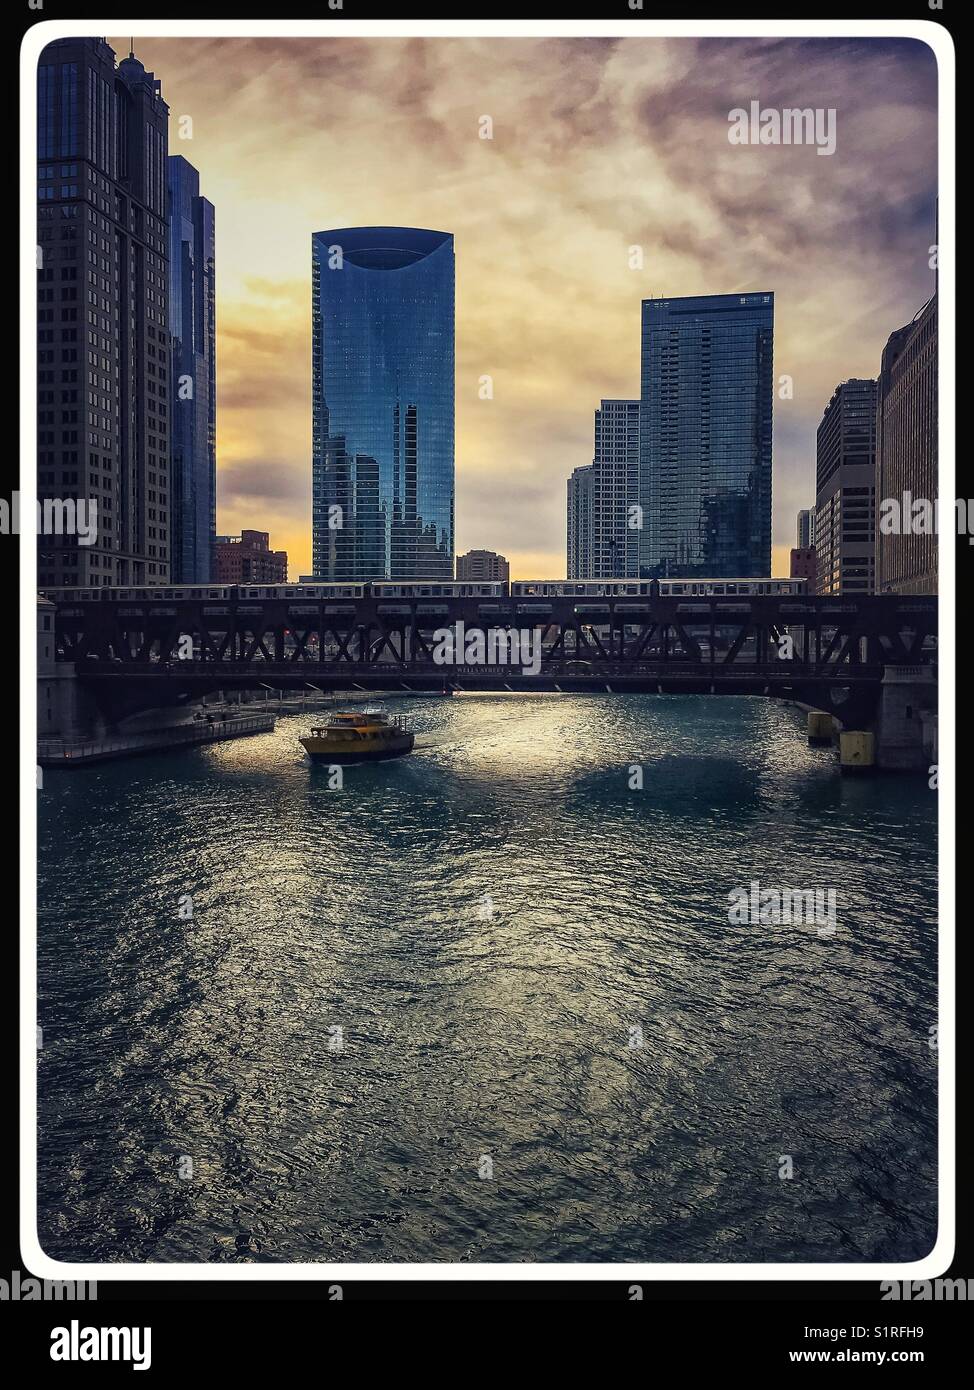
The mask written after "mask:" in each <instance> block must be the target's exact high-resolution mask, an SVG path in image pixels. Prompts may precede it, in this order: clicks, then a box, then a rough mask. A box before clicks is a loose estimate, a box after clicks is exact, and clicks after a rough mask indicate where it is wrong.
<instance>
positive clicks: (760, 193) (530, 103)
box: [114, 38, 937, 575]
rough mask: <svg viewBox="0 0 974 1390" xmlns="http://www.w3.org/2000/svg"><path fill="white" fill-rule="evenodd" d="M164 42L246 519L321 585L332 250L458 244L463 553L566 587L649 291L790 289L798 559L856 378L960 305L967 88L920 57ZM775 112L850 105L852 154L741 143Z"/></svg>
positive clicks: (591, 45)
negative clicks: (355, 234) (945, 138)
mask: <svg viewBox="0 0 974 1390" xmlns="http://www.w3.org/2000/svg"><path fill="white" fill-rule="evenodd" d="M122 42H126V41H124V40H120V41H117V42H115V44H114V46H115V47H116V48H118V47H119V46H120V44H121V43H122ZM138 47H139V56H140V57H141V58H142V60H143V61H144V62H145V63H146V65H147V66H149V67H152V68H153V69H154V70H155V72H156V75H157V76H158V77H159V78H160V79H161V81H162V86H163V94H164V96H165V97H166V99H167V101H168V102H169V105H170V109H171V111H172V113H173V116H174V117H176V116H178V115H180V114H183V113H188V114H191V115H192V116H193V139H192V140H191V141H185V142H183V141H179V140H177V139H175V138H174V139H173V151H174V152H177V153H181V154H184V155H185V156H186V157H187V158H188V159H189V160H190V162H191V163H193V164H195V165H196V166H197V167H198V168H199V170H200V175H201V189H202V191H203V192H204V193H205V195H206V196H207V197H208V198H210V199H211V201H212V202H213V203H214V204H215V206H216V219H217V223H216V225H217V295H218V303H217V328H218V379H219V397H218V464H219V509H220V510H219V525H220V528H221V530H223V529H229V528H230V527H231V526H233V527H234V528H237V527H239V526H240V525H249V526H253V527H255V528H256V529H262V530H266V529H268V527H269V525H270V524H271V520H270V519H272V520H273V525H274V528H275V531H278V530H279V531H280V535H281V537H285V538H286V541H287V548H288V550H289V551H290V552H291V554H292V559H293V562H294V563H293V564H292V573H295V572H297V569H298V568H299V569H300V570H302V571H306V570H307V569H308V568H309V567H310V507H309V502H308V499H309V495H310V471H311V462H310V460H311V452H310V435H311V384H310V266H311V233H312V232H313V231H316V230H326V229H327V228H329V227H341V226H354V225H362V224H372V223H375V224H380V223H389V224H403V225H412V226H426V227H441V228H443V229H445V230H449V231H452V232H453V233H454V236H455V242H456V251H457V509H456V511H457V542H458V549H461V550H462V549H467V548H469V547H472V546H482V547H486V548H489V549H493V550H500V551H503V552H504V553H506V554H508V555H509V556H510V558H511V560H512V562H513V565H514V569H515V572H516V573H520V574H522V575H525V574H526V572H527V570H526V567H527V566H531V567H538V566H543V572H545V573H547V574H549V575H557V574H558V573H560V572H562V571H563V570H564V566H565V551H564V547H565V534H564V533H565V514H564V512H565V480H566V478H567V477H568V475H569V473H570V472H571V470H572V469H573V468H575V467H577V466H578V465H579V464H584V463H588V462H590V461H591V457H592V427H593V412H594V410H595V409H596V408H597V406H598V404H599V401H600V400H601V399H602V398H603V397H610V396H630V395H632V396H634V395H636V394H638V387H639V333H640V301H641V300H642V299H643V298H648V297H651V296H654V295H657V294H665V295H680V294H706V293H723V292H726V291H729V290H732V291H737V290H741V291H743V290H745V289H752V290H757V289H761V290H767V289H772V290H774V291H775V293H776V338H775V366H776V373H778V374H781V373H787V374H789V375H791V376H792V377H793V379H794V391H795V394H794V399H793V400H791V401H782V400H777V401H776V403H775V476H774V489H773V491H774V499H775V501H774V507H775V513H774V538H775V545H776V551H775V554H776V561H778V559H779V557H782V556H784V555H785V554H786V551H787V548H788V546H790V545H791V544H792V537H793V532H794V524H795V517H794V513H795V510H796V509H797V507H798V506H800V505H808V504H809V503H810V502H811V500H812V497H813V493H814V459H815V429H816V426H817V424H818V421H819V419H820V418H821V413H822V410H823V409H824V407H825V405H826V403H827V402H828V400H829V398H830V396H831V394H832V391H833V389H834V387H835V385H836V384H837V382H839V381H842V380H845V379H846V378H848V377H850V376H874V375H875V374H876V373H877V371H878V368H879V358H880V353H881V351H882V348H883V346H884V344H885V342H886V339H887V337H888V336H889V334H890V332H892V330H893V329H894V328H897V327H899V326H900V325H901V324H903V323H905V322H907V321H908V320H909V319H910V318H912V317H913V314H914V313H915V312H916V310H917V309H918V308H919V307H920V305H921V304H922V303H923V302H924V300H925V299H926V298H927V297H928V296H929V294H930V293H931V292H932V284H933V278H932V273H931V271H930V270H929V268H928V264H927V259H928V249H927V248H928V247H929V245H930V244H931V243H932V242H933V240H934V231H933V222H934V206H935V196H936V185H935V171H936V89H937V73H936V63H935V60H934V58H933V55H932V54H931V52H930V51H929V50H928V49H927V48H926V47H925V46H924V45H923V44H920V43H917V42H915V41H912V40H908V41H900V40H896V41H892V40H882V41H871V40H861V39H837V40H828V39H803V40H794V39H771V40H768V39H720V40H716V39H704V40H695V39H643V38H631V39H630V38H625V39H614V40H591V39H567V38H562V39H554V40H550V39H547V40H534V39H528V40H516V39H496V40H495V39H490V40H488V39H470V40H468V39H463V40H460V39H443V40H426V39H409V40H402V39H351V38H350V39H327V40H313V39H295V40H288V39H241V40H228V39H219V40H217V39H200V40H189V39H165V40H140V42H139V45H138ZM751 100H758V101H759V102H760V103H761V104H762V105H763V106H775V107H779V108H780V107H782V106H798V107H806V106H811V107H813V108H814V107H819V106H825V107H834V108H835V110H836V113H837V116H836V119H837V127H836V128H837V146H836V152H835V154H834V155H831V156H828V157H822V156H819V155H817V154H816V153H815V151H814V149H812V148H809V147H803V146H792V147H784V146H781V147H774V146H758V147H750V146H748V147H735V146H731V145H730V143H729V142H728V140H727V129H728V121H727V115H728V112H729V111H730V110H731V109H732V108H733V107H735V106H745V107H746V106H747V105H748V104H749V102H750V101H751ZM484 115H489V116H490V117H491V119H492V122H493V139H491V140H483V139H481V138H480V136H479V122H480V118H481V117H482V116H484ZM175 130H176V126H175V122H174V124H173V132H174V135H175ZM633 245H639V246H641V247H642V248H643V252H644V266H645V268H644V269H643V270H642V271H633V270H631V269H629V263H628V250H629V247H630V246H633ZM485 373H487V374H490V375H492V376H493V378H494V382H495V392H494V399H493V401H491V402H483V401H480V400H479V398H478V394H477V382H478V379H479V377H480V376H481V375H482V374H485ZM272 543H274V544H275V545H277V544H279V543H280V541H279V537H278V536H277V535H276V534H274V535H272ZM296 567H297V568H296Z"/></svg>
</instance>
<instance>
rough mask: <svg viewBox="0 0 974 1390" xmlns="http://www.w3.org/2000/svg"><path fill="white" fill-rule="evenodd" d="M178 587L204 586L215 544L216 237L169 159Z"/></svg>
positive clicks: (196, 192) (191, 187) (178, 159)
mask: <svg viewBox="0 0 974 1390" xmlns="http://www.w3.org/2000/svg"><path fill="white" fill-rule="evenodd" d="M168 175H169V180H168V194H169V336H170V342H171V344H172V366H171V428H170V438H171V442H172V501H171V513H172V545H171V575H170V578H171V580H172V582H173V583H174V584H205V583H206V582H207V581H208V580H209V579H210V577H211V575H212V572H213V564H214V555H213V547H214V545H215V543H216V235H215V214H214V209H213V204H212V203H211V202H208V201H207V199H206V198H201V197H200V176H199V173H198V172H197V171H196V169H194V168H193V166H192V164H189V163H188V162H187V161H186V160H185V159H183V157H182V155H170V157H169V160H168Z"/></svg>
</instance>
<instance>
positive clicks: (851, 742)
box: [839, 732, 876, 772]
mask: <svg viewBox="0 0 974 1390" xmlns="http://www.w3.org/2000/svg"><path fill="white" fill-rule="evenodd" d="M875 763H876V739H875V736H874V735H873V734H871V733H868V732H867V733H852V732H850V733H845V732H843V733H841V734H840V735H839V767H840V768H841V770H842V771H843V772H872V770H873V767H874V766H875Z"/></svg>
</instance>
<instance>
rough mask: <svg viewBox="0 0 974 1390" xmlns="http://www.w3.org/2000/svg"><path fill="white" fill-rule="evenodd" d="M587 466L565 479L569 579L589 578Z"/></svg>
mask: <svg viewBox="0 0 974 1390" xmlns="http://www.w3.org/2000/svg"><path fill="white" fill-rule="evenodd" d="M594 472H595V469H594V468H593V466H592V464H590V463H587V464H585V465H584V466H583V467H582V468H576V469H575V470H574V472H573V473H572V475H571V477H570V478H569V479H568V536H567V562H566V570H567V577H568V578H569V579H591V578H592V485H593V484H592V479H593V475H594Z"/></svg>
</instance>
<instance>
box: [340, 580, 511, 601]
mask: <svg viewBox="0 0 974 1390" xmlns="http://www.w3.org/2000/svg"><path fill="white" fill-rule="evenodd" d="M368 588H369V591H370V593H371V596H372V597H373V598H374V599H383V600H395V599H420V598H424V599H429V598H506V596H507V585H506V583H504V581H503V580H466V579H463V580H460V579H443V580H437V579H429V580H423V579H416V580H410V581H408V582H407V581H404V580H392V581H390V580H384V579H382V580H378V579H374V580H372V582H371V583H370V584H369V586H368Z"/></svg>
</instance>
